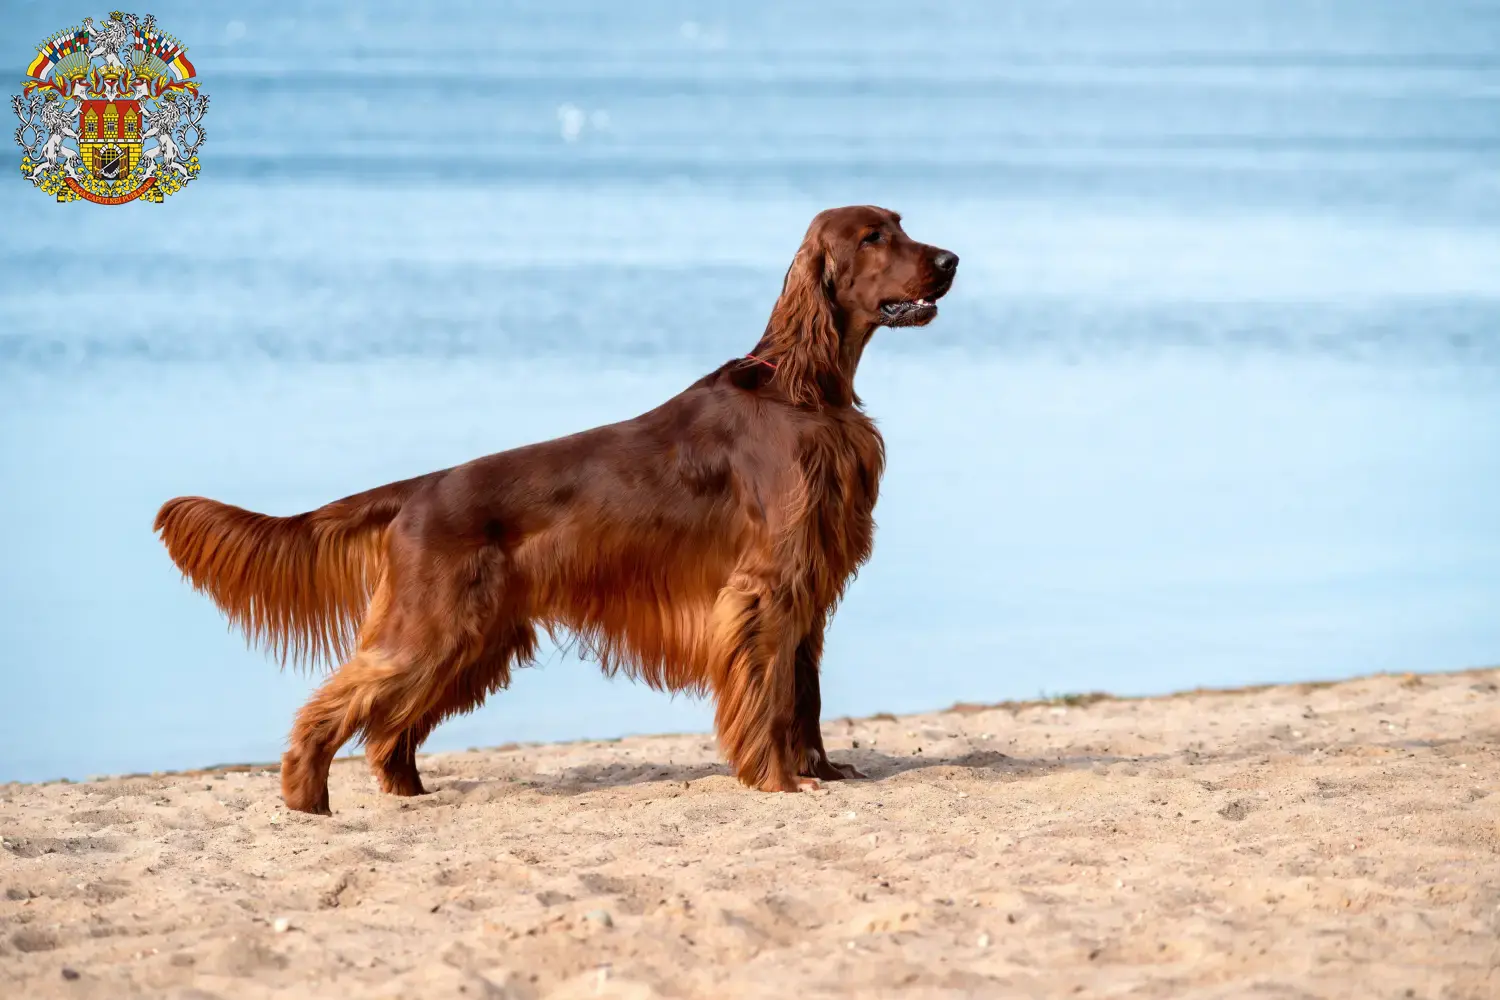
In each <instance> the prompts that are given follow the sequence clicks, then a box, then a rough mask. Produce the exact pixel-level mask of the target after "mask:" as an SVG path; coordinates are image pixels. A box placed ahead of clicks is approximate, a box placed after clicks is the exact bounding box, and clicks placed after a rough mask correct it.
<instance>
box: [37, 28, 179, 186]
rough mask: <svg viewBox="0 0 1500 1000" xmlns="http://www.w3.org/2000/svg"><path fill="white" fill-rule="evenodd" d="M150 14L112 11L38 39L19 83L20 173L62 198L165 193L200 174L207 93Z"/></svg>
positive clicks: (177, 44)
mask: <svg viewBox="0 0 1500 1000" xmlns="http://www.w3.org/2000/svg"><path fill="white" fill-rule="evenodd" d="M195 76H196V71H195V70H194V69H193V64H192V63H190V62H188V58H187V48H186V47H185V46H184V45H183V44H182V43H181V42H179V41H178V40H177V39H175V38H173V37H172V36H171V35H169V34H167V33H166V32H164V31H162V30H161V29H160V28H158V27H157V26H156V18H155V17H153V16H152V15H150V14H147V15H146V16H145V17H141V18H137V17H136V15H134V14H125V13H122V12H120V11H114V12H113V13H111V14H110V15H109V19H108V20H106V21H105V22H104V23H103V24H95V23H94V19H93V18H92V17H86V18H84V19H83V24H82V25H81V26H80V27H74V28H69V29H67V30H66V31H61V32H58V33H57V34H54V35H52V36H50V37H48V38H47V39H45V40H44V41H43V42H42V43H41V45H40V46H39V47H38V48H37V53H36V57H35V58H34V59H32V61H31V64H30V65H29V66H27V67H26V77H27V79H26V80H25V81H23V83H22V91H21V93H20V94H19V95H16V96H13V97H12V98H11V107H12V108H14V109H15V112H16V117H17V118H19V119H20V120H21V124H20V127H18V128H17V129H16V144H17V145H19V146H20V147H21V150H22V154H21V176H22V177H24V178H25V179H26V180H28V181H30V182H31V183H32V184H33V185H34V186H36V187H37V188H39V189H41V190H42V191H44V192H46V193H47V194H50V195H53V196H55V197H56V198H57V200H58V201H77V200H79V199H83V200H86V201H92V202H95V203H97V204H101V205H120V204H123V203H125V202H127V201H135V200H136V199H141V200H143V201H152V202H158V203H159V202H161V201H162V199H163V198H164V197H165V196H166V195H170V194H176V193H177V192H178V191H181V190H182V189H183V187H185V186H186V185H187V183H188V182H189V181H191V180H193V179H194V178H196V177H197V176H198V170H199V163H198V147H199V146H201V145H203V138H204V131H203V115H204V114H205V113H206V112H207V111H208V95H207V94H204V93H201V92H200V91H199V89H198V81H197V80H196V79H195V78H194V77H195Z"/></svg>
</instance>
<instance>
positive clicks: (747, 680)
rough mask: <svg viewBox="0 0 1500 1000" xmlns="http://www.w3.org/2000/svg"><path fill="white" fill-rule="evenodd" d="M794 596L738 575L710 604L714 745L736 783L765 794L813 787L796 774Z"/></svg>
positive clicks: (752, 574) (797, 630)
mask: <svg viewBox="0 0 1500 1000" xmlns="http://www.w3.org/2000/svg"><path fill="white" fill-rule="evenodd" d="M792 593H793V591H792V588H790V587H785V586H780V585H778V581H777V580H776V578H775V577H774V576H773V575H772V574H770V573H767V572H760V571H756V570H755V569H741V570H740V571H738V572H736V573H735V574H734V575H733V576H732V577H731V579H730V581H729V584H728V585H727V586H726V587H725V588H724V589H723V590H722V591H720V593H719V596H718V600H717V602H716V603H715V606H714V627H715V634H716V644H717V645H718V647H719V648H718V650H717V651H716V656H715V661H716V663H715V668H714V674H713V688H714V696H715V700H716V703H717V704H716V706H715V713H714V725H715V729H716V730H717V731H718V735H719V746H720V747H721V748H722V749H723V751H724V755H725V756H726V757H728V758H729V762H730V764H731V765H732V766H733V767H734V771H735V774H736V775H737V776H738V777H739V779H740V780H741V781H742V782H744V783H745V784H747V785H749V786H751V787H753V788H758V789H760V790H761V791H765V792H796V791H801V790H802V789H804V788H816V787H817V784H818V783H817V781H816V780H814V779H812V778H809V777H801V776H799V775H798V771H800V770H801V763H802V756H803V755H802V751H801V747H800V742H801V740H800V736H799V734H798V731H797V644H798V640H799V639H800V637H801V635H802V634H803V632H804V631H805V629H806V625H805V624H803V623H802V622H801V621H799V618H801V619H803V621H805V620H806V617H807V616H805V615H799V614H798V609H797V607H796V602H795V600H794V599H793V598H792V596H791V595H792ZM799 626H800V627H799Z"/></svg>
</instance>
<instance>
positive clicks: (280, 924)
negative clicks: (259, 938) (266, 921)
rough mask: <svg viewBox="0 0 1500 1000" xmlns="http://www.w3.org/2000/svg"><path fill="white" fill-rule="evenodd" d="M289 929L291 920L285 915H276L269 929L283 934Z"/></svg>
mask: <svg viewBox="0 0 1500 1000" xmlns="http://www.w3.org/2000/svg"><path fill="white" fill-rule="evenodd" d="M291 929H292V922H291V921H290V920H288V919H287V918H286V917H277V918H276V921H275V922H274V923H272V924H271V930H273V931H275V932H276V933H277V934H285V933H286V932H287V931H289V930H291Z"/></svg>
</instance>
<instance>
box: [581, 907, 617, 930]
mask: <svg viewBox="0 0 1500 1000" xmlns="http://www.w3.org/2000/svg"><path fill="white" fill-rule="evenodd" d="M583 919H585V920H592V921H593V922H594V923H596V924H598V925H599V926H600V927H613V926H614V925H615V918H614V917H611V916H610V915H609V911H608V910H590V911H589V912H587V913H585V914H584V915H583Z"/></svg>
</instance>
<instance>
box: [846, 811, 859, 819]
mask: <svg viewBox="0 0 1500 1000" xmlns="http://www.w3.org/2000/svg"><path fill="white" fill-rule="evenodd" d="M856 816H858V813H853V812H846V813H844V818H845V819H854V818H855V817H856Z"/></svg>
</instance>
